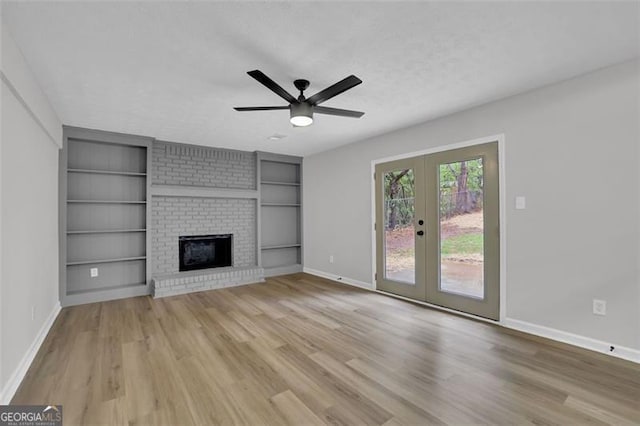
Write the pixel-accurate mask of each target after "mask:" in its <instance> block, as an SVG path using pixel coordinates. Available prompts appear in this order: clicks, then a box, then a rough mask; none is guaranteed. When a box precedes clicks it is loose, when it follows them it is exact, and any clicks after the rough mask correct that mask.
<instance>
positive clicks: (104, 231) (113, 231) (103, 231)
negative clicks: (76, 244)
mask: <svg viewBox="0 0 640 426" xmlns="http://www.w3.org/2000/svg"><path fill="white" fill-rule="evenodd" d="M125 232H147V230H146V229H89V230H84V231H67V234H70V235H74V234H119V233H125Z"/></svg>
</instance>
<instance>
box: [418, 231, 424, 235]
mask: <svg viewBox="0 0 640 426" xmlns="http://www.w3.org/2000/svg"><path fill="white" fill-rule="evenodd" d="M416 234H418V235H420V236H422V235H424V231H418V232H416Z"/></svg>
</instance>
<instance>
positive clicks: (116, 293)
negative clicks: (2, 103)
mask: <svg viewBox="0 0 640 426" xmlns="http://www.w3.org/2000/svg"><path fill="white" fill-rule="evenodd" d="M152 142H153V139H151V138H145V137H140V136H131V135H123V134H117V133H110V132H102V131H98V130H88V129H80V128H75V127H67V126H64V127H63V144H64V146H63V151H62V155H61V156H60V189H61V191H60V194H61V195H60V216H61V218H62V219H63V220H61V221H60V235H61V238H60V239H61V248H60V266H61V268H60V269H61V277H60V285H61V287H62V288H61V295H62V298H61V303H62V305H63V306H69V305H74V304H79V303H88V302H99V301H102V300H109V299H118V298H123V297H133V296H140V295H143V294H148V285H147V284H148V282H149V279H150V278H151V277H150V271H149V267H150V264H151V255H150V253H149V252H148V248H149V246H150V241H149V240H150V238H151V236H150V235H149V231H148V229H147V224H149V223H150V222H151V209H150V207H151V194H150V184H149V181H148V180H149V179H150V177H151V176H150V175H151V168H150V167H151V144H152ZM85 259H91V260H85ZM92 268H98V269H99V274H98V275H97V276H94V277H92V276H91V275H92V274H91V271H90V269H92Z"/></svg>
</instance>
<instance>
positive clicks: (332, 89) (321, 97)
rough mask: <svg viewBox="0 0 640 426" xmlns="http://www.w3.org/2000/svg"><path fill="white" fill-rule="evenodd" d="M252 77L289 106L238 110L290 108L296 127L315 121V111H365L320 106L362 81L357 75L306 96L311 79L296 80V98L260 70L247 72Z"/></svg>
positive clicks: (354, 113) (340, 113) (357, 114)
mask: <svg viewBox="0 0 640 426" xmlns="http://www.w3.org/2000/svg"><path fill="white" fill-rule="evenodd" d="M247 74H249V75H250V76H251V77H253V78H255V79H256V80H258V81H259V82H260V83H262V84H263V85H265V86H266V87H267V88H268V89H270V90H271V91H272V92H274V93H275V94H276V95H278V96H280V97H281V98H282V99H284V100H285V101H287V102H289V105H287V106H262V107H234V108H233V109H235V110H236V111H269V110H276V109H288V110H289V112H290V116H291V124H293V125H294V126H296V127H303V126H308V125H310V124H311V123H313V113H314V112H315V113H318V114H328V115H338V116H340V117H351V118H360V117H362V116H363V115H364V112H360V111H352V110H349V109H340V108H329V107H323V106H320V104H321V103H322V102H324V101H327V100H329V99H331V98H333V97H334V96H337V95H339V94H340V93H342V92H345V91H347V90H349V89H351V88H353V87H355V86H357V85H358V84H360V83H362V80H360V79H359V78H358V77H356V76H355V75H350V76H349V77H347V78H345V79H343V80H340V81H339V82H337V83H336V84H334V85H332V86H329V87H327V88H326V89H324V90H321V91H319V92H318V93H316V94H315V95H313V96H311V97H309V98H305V97H304V94H303V92H304V91H305V90H306V89H307V88H308V87H309V80H295V81H294V82H293V85H294V86H296V89H298V90H299V91H300V96H298V98H297V99H296V98H295V97H293V95H291V94H290V93H289V92H287V91H286V90H284V89H283V88H282V87H280V86H279V85H278V83H276V82H275V81H273V80H271V79H270V78H269V77H267V76H266V75H265V74H264V73H263V72H262V71H260V70H253V71H249V72H247Z"/></svg>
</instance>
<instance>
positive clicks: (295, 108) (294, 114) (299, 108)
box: [289, 102, 313, 125]
mask: <svg viewBox="0 0 640 426" xmlns="http://www.w3.org/2000/svg"><path fill="white" fill-rule="evenodd" d="M289 111H290V117H291V123H293V124H294V125H296V123H295V122H296V120H300V118H299V117H308V120H306V121H309V124H311V122H313V107H312V106H311V105H309V104H308V103H306V102H296V103H292V104H291V105H289ZM303 120H304V119H303ZM302 125H304V124H302Z"/></svg>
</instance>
